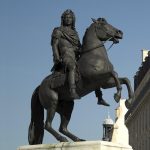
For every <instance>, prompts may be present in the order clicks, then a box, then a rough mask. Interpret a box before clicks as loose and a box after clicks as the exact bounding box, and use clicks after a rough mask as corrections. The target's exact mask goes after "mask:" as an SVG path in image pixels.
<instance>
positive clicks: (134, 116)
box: [125, 51, 150, 150]
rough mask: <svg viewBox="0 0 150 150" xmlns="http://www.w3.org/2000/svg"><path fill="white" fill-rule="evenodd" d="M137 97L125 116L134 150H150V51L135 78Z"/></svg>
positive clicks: (130, 142)
mask: <svg viewBox="0 0 150 150" xmlns="http://www.w3.org/2000/svg"><path fill="white" fill-rule="evenodd" d="M134 92H135V97H134V100H133V102H132V105H131V108H130V109H129V110H128V112H127V114H126V116H125V123H126V126H127V127H128V130H129V144H130V145H131V146H132V148H133V150H150V51H149V52H148V53H147V56H146V57H145V60H144V59H143V62H142V65H141V67H140V68H139V70H138V72H137V73H136V75H135V77H134Z"/></svg>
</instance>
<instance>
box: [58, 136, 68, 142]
mask: <svg viewBox="0 0 150 150" xmlns="http://www.w3.org/2000/svg"><path fill="white" fill-rule="evenodd" d="M59 141H60V142H68V140H67V138H65V137H61V138H59Z"/></svg>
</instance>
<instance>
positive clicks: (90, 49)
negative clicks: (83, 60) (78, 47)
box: [81, 37, 114, 54]
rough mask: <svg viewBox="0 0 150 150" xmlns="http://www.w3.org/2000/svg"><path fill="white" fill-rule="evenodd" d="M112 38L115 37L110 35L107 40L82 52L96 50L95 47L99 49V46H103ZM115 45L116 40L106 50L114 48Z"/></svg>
mask: <svg viewBox="0 0 150 150" xmlns="http://www.w3.org/2000/svg"><path fill="white" fill-rule="evenodd" d="M112 38H113V37H110V38H109V39H107V40H106V41H104V42H103V43H102V44H99V45H97V46H95V47H93V48H89V49H88V50H86V51H83V52H81V53H82V54H84V53H87V52H90V51H92V50H95V49H97V48H99V47H103V46H104V44H105V43H106V42H107V41H109V40H111V39H112ZM113 45H114V42H113V43H112V44H111V45H110V47H109V48H108V49H106V50H107V51H109V50H110V49H111V48H112V46H113Z"/></svg>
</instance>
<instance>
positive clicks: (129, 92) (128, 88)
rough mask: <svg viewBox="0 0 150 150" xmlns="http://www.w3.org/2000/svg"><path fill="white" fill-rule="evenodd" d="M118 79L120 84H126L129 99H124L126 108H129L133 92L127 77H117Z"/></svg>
mask: <svg viewBox="0 0 150 150" xmlns="http://www.w3.org/2000/svg"><path fill="white" fill-rule="evenodd" d="M119 81H120V83H121V84H125V85H126V86H127V90H128V96H129V99H127V100H126V102H125V104H126V107H127V108H130V105H131V102H132V100H133V97H134V92H133V90H132V87H131V84H130V81H129V79H128V78H119Z"/></svg>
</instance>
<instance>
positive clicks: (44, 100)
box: [28, 18, 133, 144]
mask: <svg viewBox="0 0 150 150" xmlns="http://www.w3.org/2000/svg"><path fill="white" fill-rule="evenodd" d="M92 20H93V23H92V24H91V25H90V26H89V27H88V28H87V30H86V32H85V35H84V37H83V42H82V47H81V46H80V44H79V39H78V38H75V40H73V41H74V42H75V45H76V47H77V48H76V49H75V51H77V52H78V50H79V49H80V50H79V51H80V57H79V59H78V60H77V62H76V61H75V60H76V59H75V53H72V52H71V56H72V55H73V57H74V58H73V63H74V66H75V67H74V73H73V74H75V75H74V77H73V78H74V82H73V83H76V87H75V91H74V92H75V94H78V96H79V97H83V96H85V95H87V94H89V93H90V92H92V91H96V96H97V97H100V96H101V97H102V93H99V91H100V88H103V89H107V88H112V87H116V89H117V93H115V94H114V99H115V101H116V102H119V100H120V98H121V85H120V84H125V85H126V86H127V89H128V96H129V98H128V99H127V100H126V106H127V107H129V106H130V103H131V100H132V98H133V91H132V88H131V85H130V81H129V80H128V79H127V78H120V77H119V78H118V76H117V73H116V72H115V71H114V68H113V65H112V64H111V62H110V60H109V58H108V55H107V51H106V49H105V46H104V42H106V41H113V42H114V43H118V42H119V39H122V36H123V33H122V31H121V30H118V29H117V28H115V27H113V26H112V25H110V24H108V23H107V21H106V20H105V19H104V18H98V19H97V20H95V19H92ZM68 22H69V21H68ZM70 22H71V21H70ZM72 27H73V26H72ZM60 28H61V27H60ZM60 28H56V29H55V31H56V30H58V32H59V30H61V29H60ZM63 28H65V27H63ZM67 30H69V32H70V29H67ZM72 30H73V29H71V31H72ZM55 31H54V32H55ZM62 32H63V31H61V34H62ZM65 33H66V32H65ZM65 33H63V34H65ZM74 33H75V30H74V31H72V34H73V35H74ZM76 35H77V34H76ZM66 36H68V34H67V35H66ZM58 37H59V36H58ZM69 37H70V36H68V38H69ZM75 37H77V36H75ZM69 39H70V38H69ZM54 40H56V41H57V38H54ZM70 40H71V41H72V39H70ZM56 41H55V42H56ZM55 42H54V41H53V40H52V45H53V43H55ZM63 42H64V41H63ZM65 42H66V43H67V44H66V45H67V49H66V51H68V48H69V45H70V46H71V49H70V50H72V49H73V46H72V42H71V43H69V42H68V41H65ZM63 44H64V43H62V45H63ZM54 45H55V44H54ZM54 45H53V46H54ZM56 45H57V44H56ZM62 45H61V47H60V48H61V50H62V47H63V46H62ZM55 50H56V49H55V48H53V51H54V53H55ZM56 51H57V50H56ZM64 51H65V49H64ZM75 51H74V52H75ZM56 53H57V52H56ZM62 54H63V52H61V53H60V54H59V55H58V56H61V57H58V58H56V57H57V56H54V57H55V58H54V59H56V60H54V62H55V67H54V70H55V71H54V72H53V73H52V74H51V75H49V76H47V77H46V78H45V79H44V80H43V81H42V83H41V84H40V85H39V86H38V87H37V88H36V89H35V91H34V93H33V95H32V99H31V122H30V126H29V133H28V140H29V144H40V143H42V141H43V135H44V129H46V130H47V131H48V132H49V133H51V134H52V135H53V136H54V137H55V138H56V139H57V140H58V141H61V142H65V141H68V140H67V138H66V137H64V136H62V135H61V134H59V132H61V133H62V134H64V135H66V136H67V137H69V138H70V139H72V140H73V141H82V139H80V138H78V137H77V136H75V135H74V134H72V133H71V132H69V131H68V129H67V127H68V124H69V121H70V118H71V114H72V110H73V106H74V98H73V97H74V96H72V93H71V92H68V91H69V90H70V88H71V86H70V85H71V84H70V83H69V84H68V77H67V76H68V73H66V72H67V71H68V66H67V65H68V64H67V63H66V62H65V61H64V57H62ZM54 55H55V54H54ZM56 55H57V54H56ZM67 58H68V57H67ZM57 59H58V61H57ZM62 62H63V63H62ZM63 64H65V66H63ZM62 66H63V67H62ZM76 66H77V67H76ZM64 68H65V69H64ZM75 68H76V69H75ZM71 83H72V82H71ZM75 97H76V95H75ZM44 109H46V111H47V116H46V121H45V123H44ZM56 112H57V113H59V114H60V117H61V123H60V128H59V132H56V131H55V130H54V129H53V128H52V121H53V118H54V115H55V113H56Z"/></svg>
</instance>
